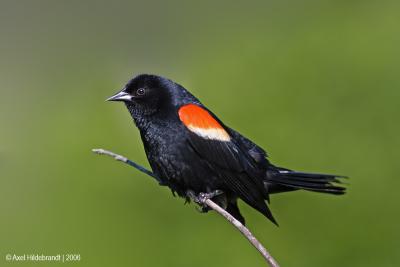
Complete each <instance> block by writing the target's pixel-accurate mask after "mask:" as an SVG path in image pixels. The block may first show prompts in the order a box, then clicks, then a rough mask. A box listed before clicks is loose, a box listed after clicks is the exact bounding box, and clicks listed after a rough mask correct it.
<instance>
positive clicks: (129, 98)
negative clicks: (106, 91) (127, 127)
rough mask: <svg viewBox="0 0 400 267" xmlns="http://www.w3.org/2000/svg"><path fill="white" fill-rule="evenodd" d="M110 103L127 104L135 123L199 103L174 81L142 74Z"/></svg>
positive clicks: (109, 99) (131, 81)
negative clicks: (186, 105) (185, 105)
mask: <svg viewBox="0 0 400 267" xmlns="http://www.w3.org/2000/svg"><path fill="white" fill-rule="evenodd" d="M107 100H108V101H122V102H124V103H125V105H126V107H127V108H128V110H129V112H130V113H131V115H132V117H133V118H134V120H135V121H138V120H143V119H145V117H148V116H150V115H154V114H163V115H166V114H167V113H168V112H171V111H172V112H174V111H176V110H177V108H178V107H179V106H181V105H183V104H187V103H199V101H198V100H197V99H196V98H195V97H194V96H193V95H192V94H190V93H189V92H188V91H187V90H186V89H185V88H184V87H182V86H181V85H179V84H177V83H174V82H173V81H171V80H169V79H167V78H164V77H161V76H157V75H151V74H140V75H138V76H136V77H134V78H133V79H131V80H130V81H129V82H128V83H127V84H126V85H125V87H124V88H123V89H122V90H121V91H120V92H118V93H116V94H115V95H113V96H111V97H110V98H108V99H107Z"/></svg>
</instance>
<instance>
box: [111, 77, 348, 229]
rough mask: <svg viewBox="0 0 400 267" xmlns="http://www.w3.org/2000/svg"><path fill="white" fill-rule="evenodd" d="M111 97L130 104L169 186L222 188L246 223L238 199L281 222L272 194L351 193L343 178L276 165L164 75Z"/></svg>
mask: <svg viewBox="0 0 400 267" xmlns="http://www.w3.org/2000/svg"><path fill="white" fill-rule="evenodd" d="M107 100H110V101H122V102H124V103H125V105H126V107H127V108H128V110H129V112H130V114H131V116H132V118H133V121H134V122H135V124H136V126H137V127H138V128H139V131H140V135H141V138H142V141H143V145H144V149H145V151H146V155H147V158H148V160H149V163H150V166H151V168H152V170H153V172H154V174H155V175H156V176H157V177H159V179H160V180H161V181H162V183H163V184H165V185H167V186H169V187H170V188H171V190H172V192H173V193H175V192H176V193H177V194H178V195H179V196H180V197H184V198H186V199H187V200H188V199H189V197H192V196H193V195H195V196H197V195H199V194H201V193H211V194H212V193H213V192H216V191H222V192H223V194H221V195H218V196H215V197H213V200H214V201H216V202H217V203H218V204H219V205H220V206H222V207H223V208H224V209H226V210H227V211H228V212H229V213H230V214H232V215H233V216H234V217H235V218H236V219H238V220H239V221H241V222H242V223H243V224H244V222H245V220H244V218H243V216H242V215H241V214H240V211H239V208H238V206H237V200H238V198H240V199H242V200H243V201H244V202H246V203H247V204H248V205H250V206H251V207H253V208H254V209H256V210H257V211H259V212H260V213H262V214H263V215H265V216H266V217H267V218H268V219H270V220H271V221H272V222H273V223H275V224H276V220H275V219H274V217H273V216H272V213H271V211H270V210H269V208H268V206H267V204H266V202H265V201H266V200H267V201H269V194H273V193H279V192H287V191H293V190H297V189H304V190H308V191H314V192H321V193H329V194H335V195H340V194H344V192H345V188H343V187H340V186H338V185H336V184H337V183H340V181H339V180H338V178H341V177H342V176H337V175H329V174H315V173H305V172H297V171H292V170H289V169H285V168H281V167H277V166H274V165H273V164H271V163H270V162H269V160H268V159H267V153H266V152H265V150H264V149H262V148H261V147H259V146H258V145H256V144H255V143H253V142H252V141H251V140H249V139H247V138H246V137H244V136H242V135H241V134H240V133H238V132H237V131H235V130H233V129H231V128H229V127H228V126H226V125H225V124H224V123H223V122H222V121H221V120H219V119H218V118H217V116H215V115H214V113H212V112H211V111H210V110H209V109H208V108H206V107H205V106H204V105H203V104H202V103H201V102H200V101H199V100H198V99H197V98H196V97H195V96H193V95H192V94H191V93H190V92H189V91H187V90H186V89H185V88H184V87H183V86H181V85H179V84H177V83H175V82H173V81H171V80H169V79H166V78H164V77H160V76H156V75H149V74H141V75H138V76H136V77H135V78H133V79H132V80H130V81H129V82H128V83H127V84H126V86H125V87H124V88H123V90H122V91H120V92H119V93H117V94H115V95H114V96H112V97H110V98H108V99H107ZM205 211H206V209H205Z"/></svg>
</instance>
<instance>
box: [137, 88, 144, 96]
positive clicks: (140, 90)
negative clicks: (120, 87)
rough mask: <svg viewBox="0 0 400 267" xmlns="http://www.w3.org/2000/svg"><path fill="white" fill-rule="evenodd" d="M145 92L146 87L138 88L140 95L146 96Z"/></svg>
mask: <svg viewBox="0 0 400 267" xmlns="http://www.w3.org/2000/svg"><path fill="white" fill-rule="evenodd" d="M145 93H146V90H145V89H144V88H139V89H137V90H136V94H137V95H138V96H144V95H145Z"/></svg>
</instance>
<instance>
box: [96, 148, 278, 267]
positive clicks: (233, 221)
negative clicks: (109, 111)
mask: <svg viewBox="0 0 400 267" xmlns="http://www.w3.org/2000/svg"><path fill="white" fill-rule="evenodd" d="M92 151H93V152H94V153H96V154H99V155H107V156H110V157H113V158H114V159H115V160H118V161H122V162H124V163H126V164H128V165H130V166H132V167H134V168H136V169H138V170H139V171H141V172H144V173H145V174H147V175H149V176H151V177H153V178H154V179H156V180H157V181H158V182H159V183H160V184H161V185H164V184H163V183H162V182H161V180H160V179H159V178H158V177H157V176H156V175H155V174H154V173H153V172H151V171H149V170H147V169H146V168H144V167H142V166H140V165H139V164H137V163H135V162H133V161H131V160H129V159H128V158H126V157H123V156H121V155H118V154H115V153H113V152H111V151H108V150H105V149H93V150H92ZM200 204H205V205H207V206H208V207H210V208H211V209H213V210H214V211H216V212H217V213H219V214H220V215H221V216H223V217H224V218H225V219H226V220H228V221H229V222H230V223H231V224H232V225H233V226H235V227H236V228H237V229H238V230H239V231H240V232H241V233H242V234H243V235H244V236H245V237H246V238H247V239H248V240H249V242H250V243H251V244H252V245H253V246H254V247H255V248H256V249H257V250H258V251H259V252H260V253H261V255H262V256H263V257H264V259H265V261H266V262H267V263H268V264H269V265H270V266H271V267H279V264H278V263H277V262H276V260H275V259H274V258H273V257H272V256H271V254H270V253H269V252H268V251H267V250H266V249H265V247H264V246H263V245H262V244H261V243H260V241H258V240H257V238H256V237H255V236H254V235H253V234H252V233H251V232H250V230H249V229H248V228H247V227H246V226H244V225H243V224H242V223H241V222H239V221H238V220H236V219H235V218H234V217H233V216H232V215H231V214H230V213H229V212H227V211H226V210H224V209H223V208H221V207H220V206H219V205H217V204H216V203H215V202H214V201H212V200H211V199H209V198H200Z"/></svg>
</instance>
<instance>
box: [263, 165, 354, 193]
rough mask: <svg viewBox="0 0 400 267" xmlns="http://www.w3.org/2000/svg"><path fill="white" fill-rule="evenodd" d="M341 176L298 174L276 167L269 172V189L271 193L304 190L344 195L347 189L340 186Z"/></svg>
mask: <svg viewBox="0 0 400 267" xmlns="http://www.w3.org/2000/svg"><path fill="white" fill-rule="evenodd" d="M341 178H346V177H345V176H340V175H331V174H318V173H306V172H296V171H291V170H287V169H283V168H278V167H274V168H273V169H271V170H268V172H267V179H266V183H267V188H268V191H269V193H279V192H286V191H293V190H296V189H304V190H308V191H314V192H320V193H327V194H333V195H342V194H344V193H345V192H346V188H344V187H342V186H339V185H338V184H341V181H340V179H341Z"/></svg>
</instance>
